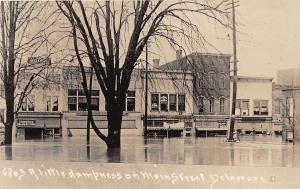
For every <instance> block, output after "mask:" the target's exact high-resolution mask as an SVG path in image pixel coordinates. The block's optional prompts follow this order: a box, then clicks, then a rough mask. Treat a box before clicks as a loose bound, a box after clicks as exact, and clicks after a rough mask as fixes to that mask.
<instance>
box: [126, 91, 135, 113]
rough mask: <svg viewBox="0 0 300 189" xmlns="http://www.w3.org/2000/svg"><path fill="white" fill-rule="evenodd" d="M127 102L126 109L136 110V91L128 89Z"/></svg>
mask: <svg viewBox="0 0 300 189" xmlns="http://www.w3.org/2000/svg"><path fill="white" fill-rule="evenodd" d="M126 103H127V104H126V111H132V112H133V111H135V91H128V93H127V99H126Z"/></svg>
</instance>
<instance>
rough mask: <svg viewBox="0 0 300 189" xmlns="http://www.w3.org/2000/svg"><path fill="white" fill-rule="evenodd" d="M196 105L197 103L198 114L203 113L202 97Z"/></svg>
mask: <svg viewBox="0 0 300 189" xmlns="http://www.w3.org/2000/svg"><path fill="white" fill-rule="evenodd" d="M198 103H199V105H198V106H199V113H203V112H204V97H203V96H201V97H200V98H199V101H198Z"/></svg>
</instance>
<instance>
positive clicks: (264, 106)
mask: <svg viewBox="0 0 300 189" xmlns="http://www.w3.org/2000/svg"><path fill="white" fill-rule="evenodd" d="M253 102H254V106H253V114H254V115H268V113H269V111H268V100H254V101H253Z"/></svg>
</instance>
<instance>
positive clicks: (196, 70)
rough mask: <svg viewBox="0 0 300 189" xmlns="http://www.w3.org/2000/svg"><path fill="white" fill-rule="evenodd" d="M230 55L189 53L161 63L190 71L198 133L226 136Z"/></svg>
mask: <svg viewBox="0 0 300 189" xmlns="http://www.w3.org/2000/svg"><path fill="white" fill-rule="evenodd" d="M230 57H231V56H230V55H226V54H208V53H198V52H195V53H192V54H189V55H187V56H184V57H183V56H182V52H181V51H180V50H177V51H176V59H175V60H174V61H171V62H169V63H167V64H164V65H162V66H160V69H162V70H183V71H185V70H188V71H190V72H192V74H193V120H194V125H195V130H196V134H197V135H200V136H207V135H216V134H222V135H225V134H226V132H227V120H228V118H229V107H230Z"/></svg>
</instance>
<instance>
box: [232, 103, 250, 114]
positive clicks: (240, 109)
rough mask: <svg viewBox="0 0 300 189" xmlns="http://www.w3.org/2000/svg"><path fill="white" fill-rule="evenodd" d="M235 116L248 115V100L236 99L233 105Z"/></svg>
mask: <svg viewBox="0 0 300 189" xmlns="http://www.w3.org/2000/svg"><path fill="white" fill-rule="evenodd" d="M235 107H236V110H237V111H236V115H243V116H248V115H249V100H243V99H238V100H237V101H236V104H235Z"/></svg>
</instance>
